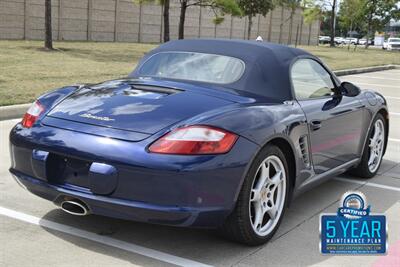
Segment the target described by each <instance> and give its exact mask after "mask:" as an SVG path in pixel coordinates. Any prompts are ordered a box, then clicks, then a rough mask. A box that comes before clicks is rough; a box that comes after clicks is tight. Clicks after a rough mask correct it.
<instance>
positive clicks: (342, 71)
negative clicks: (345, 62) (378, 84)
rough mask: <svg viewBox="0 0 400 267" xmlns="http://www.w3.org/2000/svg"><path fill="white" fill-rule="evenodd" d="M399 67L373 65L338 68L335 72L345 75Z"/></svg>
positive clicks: (337, 74) (338, 74) (397, 66)
mask: <svg viewBox="0 0 400 267" xmlns="http://www.w3.org/2000/svg"><path fill="white" fill-rule="evenodd" d="M398 68H400V66H399V65H384V66H373V67H366V68H357V69H347V70H336V71H334V73H335V74H336V76H345V75H352V74H360V73H368V72H375V71H383V70H392V69H398Z"/></svg>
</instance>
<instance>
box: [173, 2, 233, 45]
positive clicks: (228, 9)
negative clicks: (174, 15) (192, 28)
mask: <svg viewBox="0 0 400 267" xmlns="http://www.w3.org/2000/svg"><path fill="white" fill-rule="evenodd" d="M179 1H180V3H181V10H180V16H179V33H178V38H179V39H183V38H184V37H185V19H186V10H187V8H189V7H191V6H199V7H208V8H211V10H212V11H213V12H214V14H215V16H216V17H217V18H218V17H221V16H223V15H225V14H232V15H234V16H239V15H241V10H240V8H239V6H238V5H237V3H236V0H179ZM215 22H219V23H221V22H222V21H221V19H218V20H214V23H215Z"/></svg>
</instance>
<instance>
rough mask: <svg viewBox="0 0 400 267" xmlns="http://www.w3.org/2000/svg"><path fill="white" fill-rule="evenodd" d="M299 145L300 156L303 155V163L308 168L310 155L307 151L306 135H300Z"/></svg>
mask: <svg viewBox="0 0 400 267" xmlns="http://www.w3.org/2000/svg"><path fill="white" fill-rule="evenodd" d="M299 146H300V151H301V156H302V157H303V162H304V165H305V166H306V167H307V168H308V167H310V155H309V152H308V142H307V136H306V135H304V136H302V137H300V139H299Z"/></svg>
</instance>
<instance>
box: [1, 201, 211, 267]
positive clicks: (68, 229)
mask: <svg viewBox="0 0 400 267" xmlns="http://www.w3.org/2000/svg"><path fill="white" fill-rule="evenodd" d="M0 215H4V216H7V217H10V218H13V219H16V220H20V221H23V222H27V223H31V224H34V225H40V226H42V227H45V228H49V229H52V230H56V231H59V232H63V233H66V234H70V235H73V236H77V237H81V238H85V239H88V240H91V241H94V242H97V243H101V244H104V245H107V246H110V247H115V248H119V249H122V250H125V251H128V252H133V253H136V254H140V255H143V256H146V257H149V258H153V259H156V260H159V261H163V262H167V263H171V264H174V265H178V266H199V267H210V266H211V265H207V264H203V263H200V262H197V261H193V260H189V259H185V258H181V257H178V256H174V255H171V254H168V253H164V252H160V251H157V250H154V249H149V248H145V247H142V246H139V245H135V244H132V243H128V242H125V241H121V240H117V239H114V238H111V237H107V236H101V235H97V234H94V233H91V232H88V231H85V230H81V229H78V228H75V227H72V226H68V225H64V224H60V223H56V222H52V221H48V220H45V219H41V218H38V217H35V216H31V215H28V214H25V213H22V212H18V211H15V210H11V209H7V208H3V207H0Z"/></svg>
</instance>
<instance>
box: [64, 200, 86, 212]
mask: <svg viewBox="0 0 400 267" xmlns="http://www.w3.org/2000/svg"><path fill="white" fill-rule="evenodd" d="M61 209H62V210H63V211H65V212H67V213H69V214H72V215H77V216H85V215H88V214H89V209H88V208H87V207H86V205H85V204H84V203H83V202H81V201H79V200H67V201H63V202H62V203H61Z"/></svg>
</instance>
